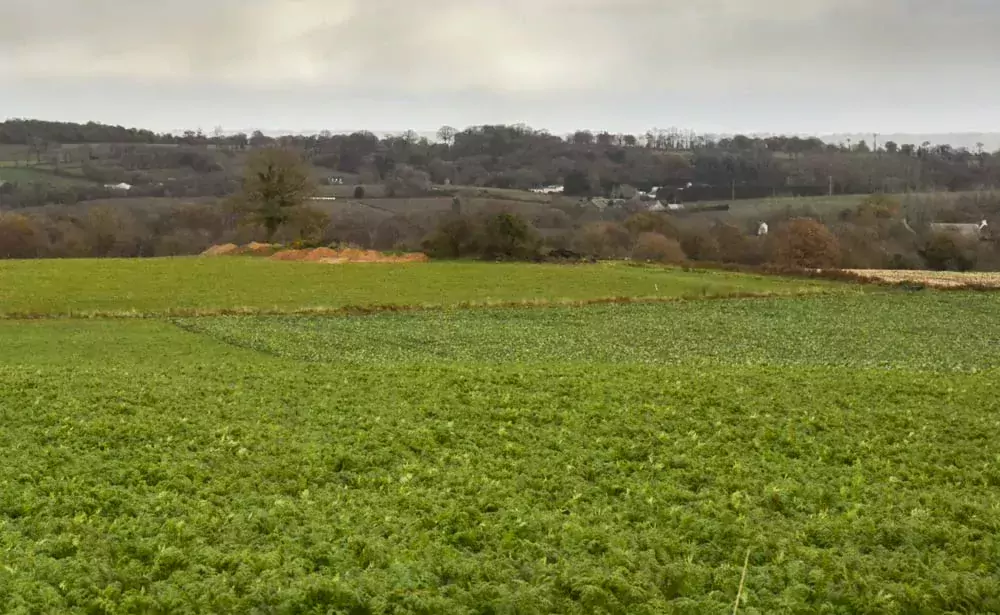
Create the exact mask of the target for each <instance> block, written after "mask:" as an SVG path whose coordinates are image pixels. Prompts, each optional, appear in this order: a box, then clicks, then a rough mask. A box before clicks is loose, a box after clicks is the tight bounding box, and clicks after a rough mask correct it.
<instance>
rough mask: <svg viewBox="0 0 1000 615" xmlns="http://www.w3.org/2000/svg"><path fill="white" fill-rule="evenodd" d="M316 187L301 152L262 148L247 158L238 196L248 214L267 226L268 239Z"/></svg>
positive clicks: (289, 218) (290, 217)
mask: <svg viewBox="0 0 1000 615" xmlns="http://www.w3.org/2000/svg"><path fill="white" fill-rule="evenodd" d="M315 190H316V187H315V185H314V183H313V181H312V178H311V176H310V173H309V167H308V166H307V165H306V163H305V162H304V161H303V160H302V158H301V156H299V155H298V154H297V153H295V152H293V151H291V150H285V149H277V148H265V149H262V150H258V151H257V152H254V153H253V154H252V155H251V156H250V159H249V160H248V161H247V168H246V175H245V177H244V180H243V192H242V193H241V195H240V200H241V201H242V203H243V205H244V206H245V207H246V208H247V209H248V211H249V212H250V215H251V218H252V219H253V220H255V221H256V222H258V223H259V224H261V225H262V226H263V227H264V228H265V229H266V231H267V238H268V240H269V241H270V240H271V238H273V237H274V234H275V233H276V232H277V231H278V229H279V228H280V227H281V226H282V225H283V224H285V223H286V222H288V221H289V220H291V219H292V217H293V215H294V214H295V212H296V210H297V209H298V208H299V207H301V206H302V205H303V203H305V201H306V199H308V198H309V197H311V196H312V195H313V194H314V193H315Z"/></svg>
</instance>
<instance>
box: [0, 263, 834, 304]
mask: <svg viewBox="0 0 1000 615" xmlns="http://www.w3.org/2000/svg"><path fill="white" fill-rule="evenodd" d="M836 288H838V286H836V285H834V284H831V283H829V282H817V281H807V280H783V279H779V278H773V277H765V276H745V275H737V274H732V273H725V272H692V271H689V272H685V271H681V270H677V269H662V268H656V267H640V266H628V265H624V264H621V263H608V264H602V265H596V266H568V265H524V264H487V263H429V264H413V265H390V264H351V265H336V266H331V265H324V264H318V263H297V262H292V263H289V262H277V261H270V260H267V259H251V258H202V257H184V258H164V259H145V260H128V259H123V260H116V259H101V260H63V261H2V260H0V317H4V316H7V317H10V316H37V315H68V314H95V313H96V314H105V315H129V314H132V315H165V314H184V313H192V312H213V311H215V312H218V311H226V310H230V311H277V312H282V311H289V310H293V311H294V310H301V311H324V310H326V311H329V310H335V309H338V308H345V307H364V306H373V305H394V306H412V305H439V306H447V305H453V304H459V303H466V302H471V303H501V302H518V301H529V302H530V301H563V300H566V301H588V300H595V299H605V298H613V297H643V298H665V299H669V298H679V297H684V296H724V295H730V294H733V293H761V294H770V293H777V294H783V293H784V294H788V293H801V292H824V291H830V290H833V289H836Z"/></svg>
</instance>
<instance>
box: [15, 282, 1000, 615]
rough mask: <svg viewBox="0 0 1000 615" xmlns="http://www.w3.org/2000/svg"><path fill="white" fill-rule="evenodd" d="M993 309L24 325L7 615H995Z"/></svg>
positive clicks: (756, 304)
mask: <svg viewBox="0 0 1000 615" xmlns="http://www.w3.org/2000/svg"><path fill="white" fill-rule="evenodd" d="M584 270H585V269H584ZM413 271H417V270H416V269H414V270H413ZM428 271H433V269H429V270H428ZM475 271H477V272H479V275H480V276H485V275H489V274H486V273H482V271H484V270H483V269H475ZM498 271H503V269H499V270H498ZM560 271H576V269H562V270H560ZM637 271H643V270H637ZM508 273H509V272H508ZM646 273H649V272H648V271H647V272H646ZM522 275H526V274H523V272H522ZM595 275H596V274H595ZM418 279H419V278H418ZM174 290H175V291H177V290H178V289H177V288H175V289H174ZM995 297H996V296H995V295H990V294H974V293H935V292H919V293H906V294H904V293H869V294H864V295H854V296H821V297H820V296H818V297H811V298H792V299H767V300H720V301H701V302H689V303H683V304H660V305H625V306H591V307H582V308H574V309H567V308H547V309H523V310H509V309H505V310H476V311H468V312H461V311H440V312H423V313H407V314H383V315H375V316H358V317H349V318H347V317H339V318H325V319H320V318H302V319H293V318H289V317H266V318H265V317H256V318H231V317H221V318H203V319H182V320H179V321H178V323H177V324H179V325H180V326H177V325H175V324H172V323H171V322H167V321H164V320H112V319H94V320H59V319H56V320H38V321H30V322H19V321H10V320H8V321H4V322H0V340H3V350H4V351H3V352H2V353H0V421H2V425H3V429H2V430H0V450H3V451H4V457H3V460H4V461H3V463H0V606H2V607H3V608H0V610H2V611H3V612H10V613H21V612H23V613H29V612H69V613H73V612H79V613H100V612H106V613H151V612H159V613H167V612H169V613H187V612H190V613H195V612H212V613H247V612H261V613H265V612H275V613H327V612H333V613H341V612H343V613H581V614H583V613H588V614H589V613H729V612H731V611H732V603H733V600H734V598H735V595H736V589H737V586H738V584H739V580H740V575H741V570H742V566H743V562H744V557H745V556H746V554H747V552H748V551H749V565H748V567H747V575H746V586H745V591H744V597H745V602H744V604H743V605H742V607H741V609H740V613H807V612H808V613H924V612H926V613H939V612H956V613H957V612H970V613H971V612H976V613H984V612H997V611H998V610H1000V569H998V567H997V565H996V562H997V561H1000V539H998V537H1000V513H998V510H1000V470H998V465H997V464H998V460H1000V440H998V439H997V438H996V437H994V435H995V434H996V433H997V430H998V428H1000V418H998V417H1000V401H998V399H997V396H996V382H997V377H998V376H1000V371H998V370H996V369H994V367H995V365H996V355H997V353H996V350H997V343H998V339H1000V335H998V333H1000V330H998V325H997V324H996V322H995V320H996V319H995V318H992V315H993V314H995V313H996V310H995V306H996V305H997V301H998V299H996V298H995ZM973 370H977V371H973Z"/></svg>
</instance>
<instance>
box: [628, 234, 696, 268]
mask: <svg viewBox="0 0 1000 615" xmlns="http://www.w3.org/2000/svg"><path fill="white" fill-rule="evenodd" d="M632 258H633V259H635V260H641V261H652V262H655V263H674V264H680V263H683V262H684V260H685V258H686V257H685V256H684V250H683V249H682V248H681V244H680V242H678V241H677V240H676V239H671V238H669V237H664V236H663V235H660V234H659V233H642V234H641V235H639V238H638V239H637V240H636V242H635V247H633V248H632Z"/></svg>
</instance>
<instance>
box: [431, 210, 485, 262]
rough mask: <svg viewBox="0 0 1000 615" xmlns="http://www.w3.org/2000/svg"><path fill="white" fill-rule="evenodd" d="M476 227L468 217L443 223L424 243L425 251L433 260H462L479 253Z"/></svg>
mask: <svg viewBox="0 0 1000 615" xmlns="http://www.w3.org/2000/svg"><path fill="white" fill-rule="evenodd" d="M476 234H477V233H476V227H475V225H474V224H473V223H472V221H471V220H469V219H468V218H466V217H463V216H457V217H454V218H451V219H449V220H445V221H444V222H442V223H441V224H440V225H438V227H437V228H436V229H434V231H433V232H432V233H431V234H430V236H428V237H427V239H425V240H424V242H423V251H424V252H425V253H426V254H427V255H428V256H430V257H431V258H462V257H463V256H472V255H473V254H475V253H476V252H477V246H476V239H477V237H476Z"/></svg>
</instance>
